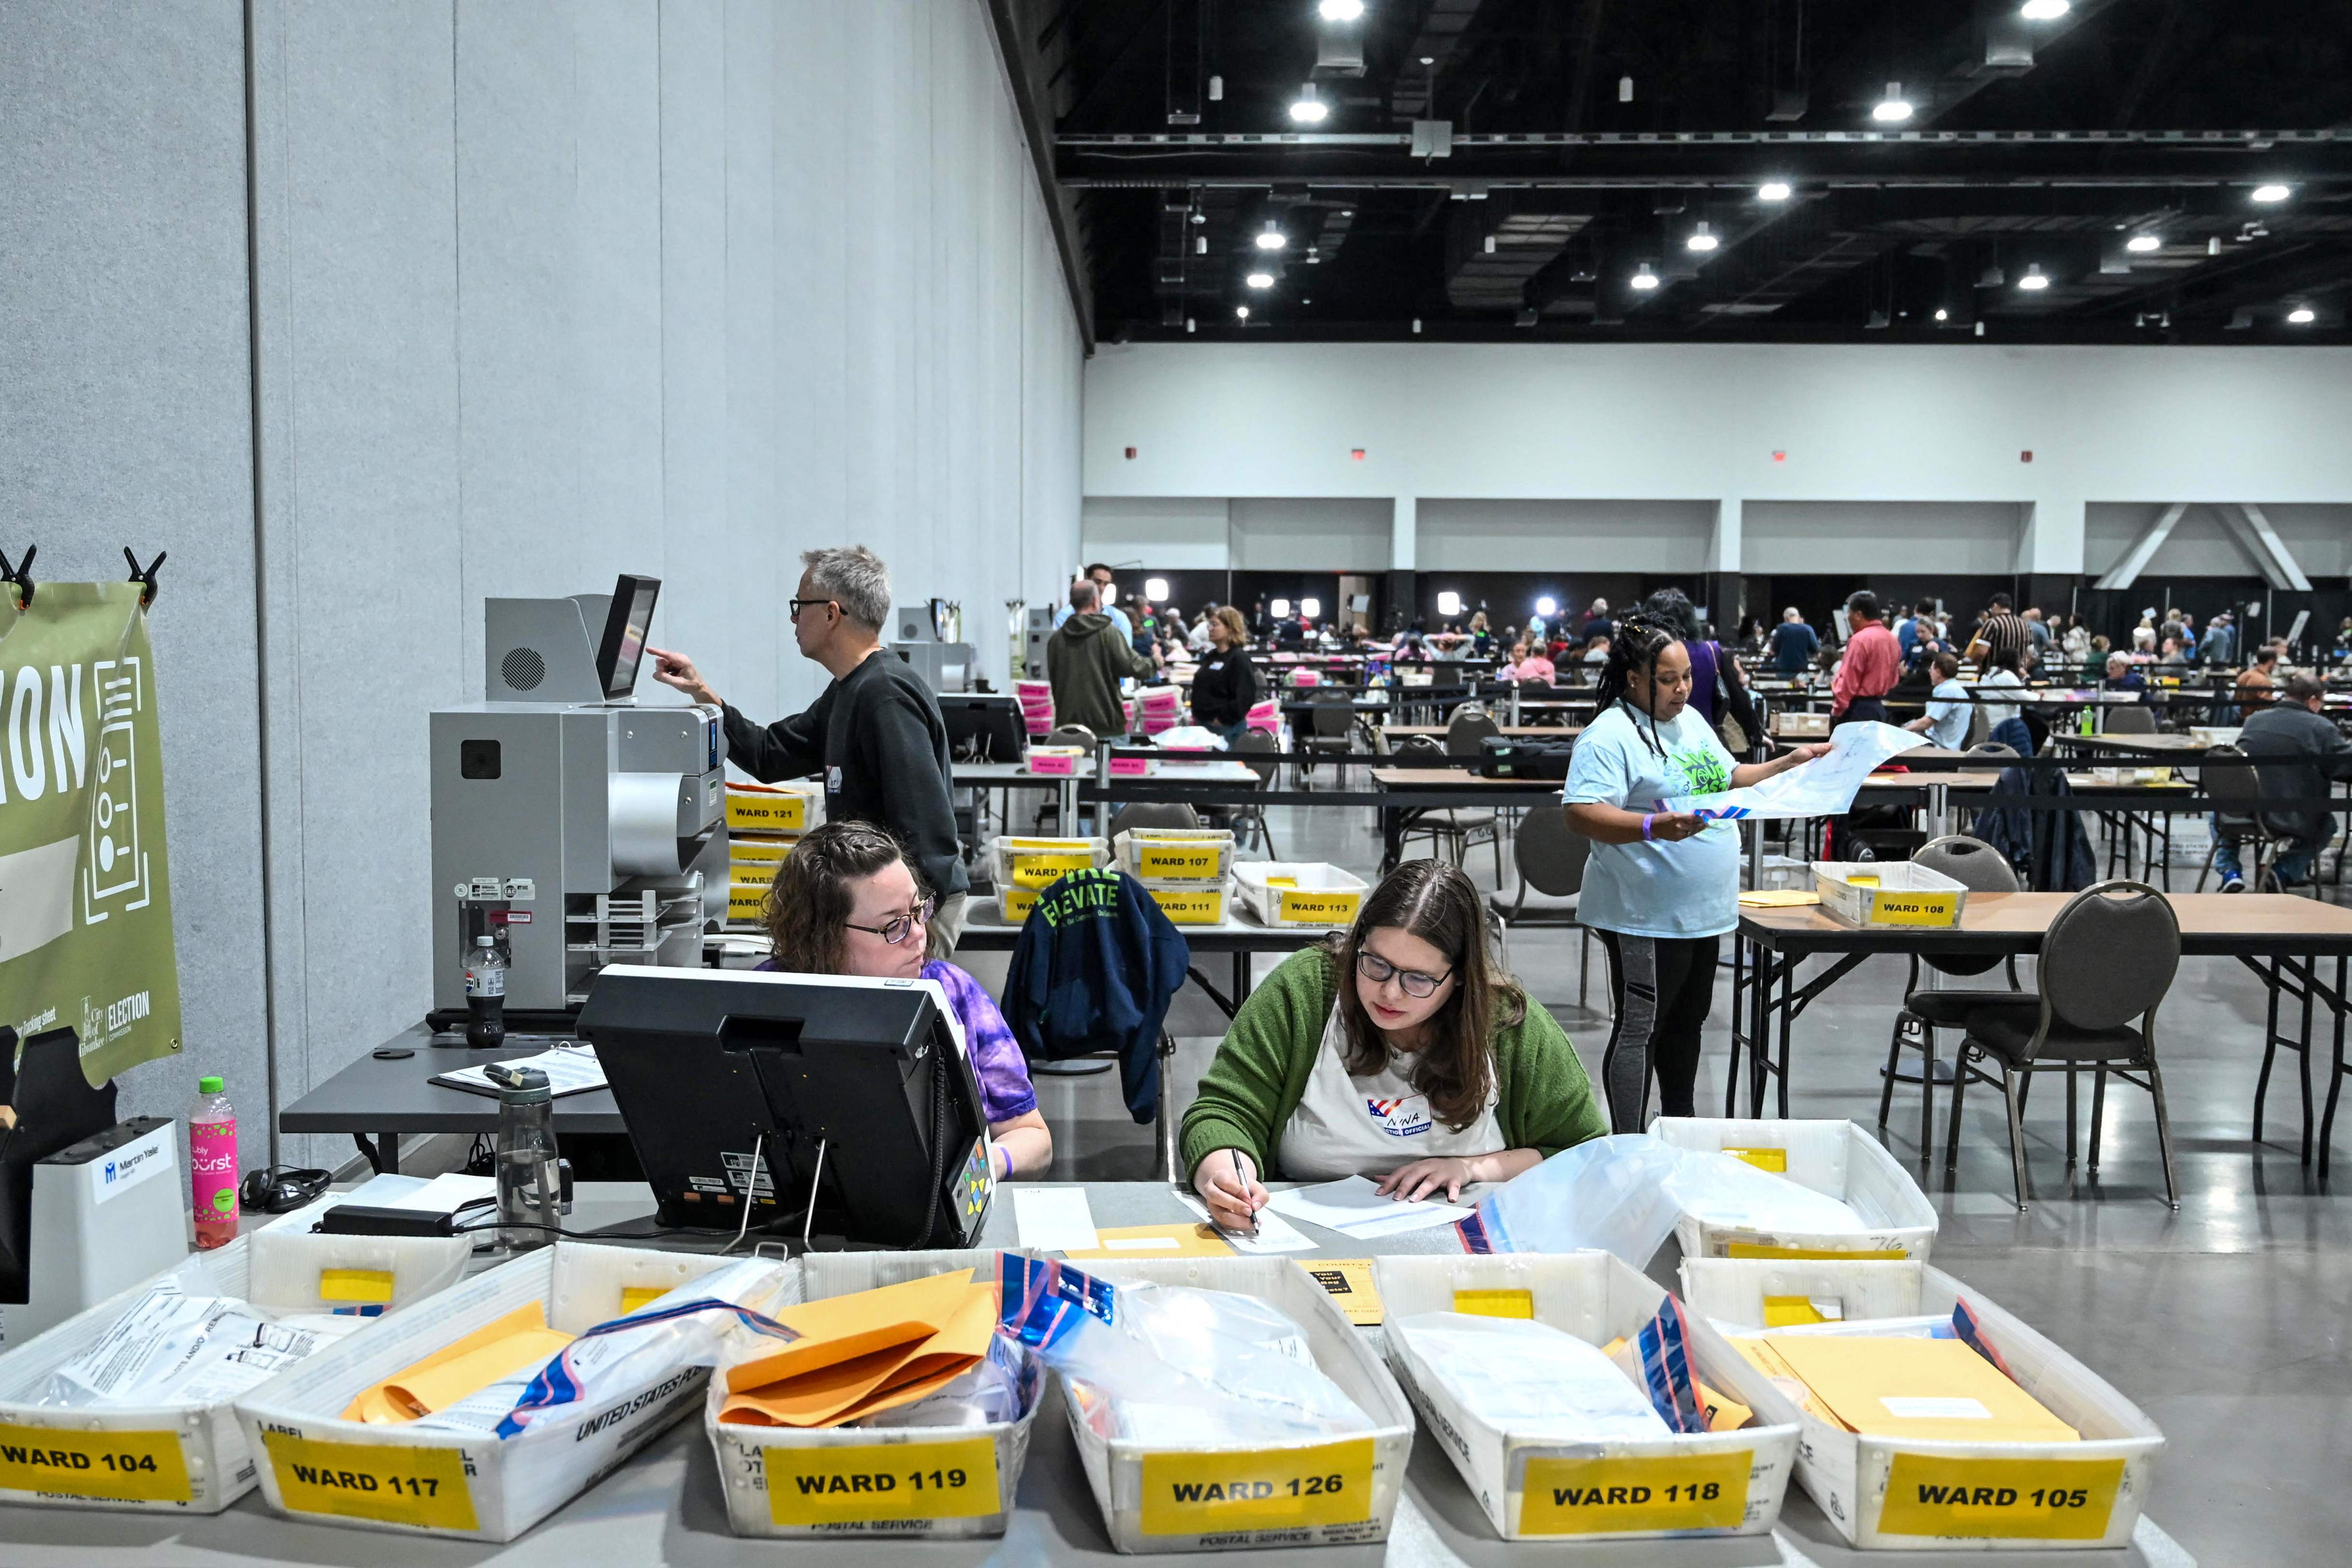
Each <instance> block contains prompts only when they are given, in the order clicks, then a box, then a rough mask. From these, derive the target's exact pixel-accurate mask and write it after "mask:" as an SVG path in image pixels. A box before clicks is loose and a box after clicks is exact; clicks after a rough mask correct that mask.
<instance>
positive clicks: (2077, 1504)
mask: <svg viewBox="0 0 2352 1568" xmlns="http://www.w3.org/2000/svg"><path fill="white" fill-rule="evenodd" d="M2123 1483H2124V1461H2123V1460H2121V1459H2119V1458H2118V1459H1965V1458H1950V1457H1948V1456H1943V1455H1937V1454H1904V1453H1898V1454H1896V1455H1895V1462H1894V1464H1893V1465H1892V1466H1891V1467H1890V1468H1889V1469H1888V1470H1887V1475H1886V1504H1885V1507H1884V1508H1882V1509H1881V1510H1880V1511H1879V1515H1878V1528H1879V1529H1880V1530H1881V1531H1884V1532H1885V1533H1886V1534H1889V1535H1949V1536H1964V1537H1967V1538H1969V1539H1970V1540H1975V1541H1985V1540H2015V1541H2096V1540H2099V1539H2100V1538H2101V1537H2103V1536H2105V1534H2106V1533H2107V1521H2108V1520H2109V1518H2110V1517H2111V1516H2112V1515H2113V1514H2114V1512H2115V1508H2116V1492H2118V1491H2120V1490H2123Z"/></svg>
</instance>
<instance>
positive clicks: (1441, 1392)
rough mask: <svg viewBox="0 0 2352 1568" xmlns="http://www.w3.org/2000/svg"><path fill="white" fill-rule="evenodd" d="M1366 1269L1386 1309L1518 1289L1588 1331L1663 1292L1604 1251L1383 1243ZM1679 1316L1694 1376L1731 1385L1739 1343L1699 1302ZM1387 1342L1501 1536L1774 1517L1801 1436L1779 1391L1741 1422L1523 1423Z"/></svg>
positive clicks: (1404, 1310)
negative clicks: (1628, 1432)
mask: <svg viewBox="0 0 2352 1568" xmlns="http://www.w3.org/2000/svg"><path fill="white" fill-rule="evenodd" d="M1372 1278H1373V1280H1374V1281H1376V1282H1377V1283H1378V1285H1379V1286H1380V1292H1381V1307H1382V1310H1383V1312H1385V1314H1386V1316H1387V1319H1388V1321H1389V1322H1391V1323H1393V1322H1396V1321H1397V1320H1398V1319H1400V1318H1406V1317H1412V1316H1413V1315H1415V1314H1417V1313H1421V1312H1454V1311H1457V1310H1458V1307H1457V1303H1456V1301H1455V1293H1456V1292H1457V1291H1508V1292H1519V1291H1524V1292H1526V1294H1527V1296H1528V1302H1527V1306H1528V1314H1529V1315H1531V1316H1532V1317H1533V1318H1534V1320H1535V1321H1536V1322H1541V1323H1548V1324H1549V1325H1550V1326H1551V1327H1553V1328H1556V1329H1559V1330H1561V1331H1563V1332H1564V1333H1571V1334H1574V1335H1575V1336H1576V1337H1577V1338H1579V1339H1580V1340H1583V1341H1585V1342H1587V1343H1591V1344H1595V1345H1604V1344H1607V1343H1609V1342H1610V1341H1612V1340H1613V1339H1617V1338H1620V1337H1624V1336H1630V1335H1633V1334H1635V1333H1640V1332H1641V1330H1642V1328H1643V1326H1644V1325H1645V1324H1647V1323H1648V1322H1649V1321H1650V1319H1651V1318H1652V1317H1653V1316H1654V1315H1655V1313H1656V1312H1657V1310H1658V1307H1659V1305H1660V1303H1662V1302H1663V1301H1664V1300H1665V1296H1666V1293H1665V1292H1664V1291H1662V1290H1660V1289H1659V1288H1658V1287H1657V1286H1656V1285H1655V1284H1653V1283H1652V1282H1651V1281H1648V1280H1646V1279H1644V1278H1643V1276H1642V1275H1640V1274H1638V1273H1636V1272H1635V1271H1634V1270H1632V1269H1630V1268H1628V1267H1626V1266H1625V1264H1623V1263H1622V1262H1620V1261H1619V1260H1617V1259H1615V1258H1612V1257H1611V1256H1610V1255H1609V1254H1608V1253H1606V1252H1564V1253H1556V1254H1552V1255H1549V1256H1545V1255H1541V1254H1535V1255H1527V1256H1519V1257H1490V1258H1445V1257H1412V1256H1402V1257H1387V1258H1379V1259H1375V1260H1373V1263H1372ZM1687 1316H1688V1318H1689V1320H1690V1321H1689V1328H1690V1341H1689V1348H1690V1354H1691V1362H1692V1365H1693V1368H1694V1370H1695V1371H1696V1374H1697V1375H1698V1379H1699V1381H1700V1382H1702V1383H1705V1384H1706V1385H1708V1386H1709V1387H1711V1388H1715V1389H1717V1390H1719V1391H1723V1392H1728V1391H1729V1390H1728V1383H1729V1378H1730V1374H1731V1364H1732V1363H1734V1362H1737V1361H1738V1360H1739V1356H1738V1352H1736V1351H1734V1350H1732V1349H1731V1347H1730V1346H1729V1345H1727V1344H1726V1343H1724V1341H1723V1339H1722V1337H1721V1336H1720V1335H1718V1334H1717V1333H1715V1331H1714V1330H1712V1329H1710V1328H1708V1327H1707V1325H1706V1322H1704V1321H1702V1320H1701V1319H1700V1318H1699V1317H1698V1315H1697V1314H1696V1313H1690V1314H1687ZM1388 1347H1389V1365H1390V1367H1391V1369H1392V1370H1393V1371H1394V1372H1395V1373H1396V1375H1397V1381H1398V1382H1399V1383H1401V1384H1402V1385H1404V1390H1405V1393H1406V1395H1407V1396H1410V1397H1411V1399H1412V1403H1413V1405H1414V1406H1415V1407H1416V1408H1418V1409H1419V1410H1420V1411H1421V1413H1422V1415H1423V1416H1424V1417H1425V1418H1426V1419H1427V1421H1428V1427H1429V1433H1430V1437H1431V1439H1432V1440H1433V1441H1434V1442H1435V1443H1436V1444H1437V1446H1438V1447H1439V1448H1443V1449H1444V1450H1445V1452H1446V1454H1447V1456H1448V1457H1449V1458H1452V1459H1453V1461H1454V1469H1456V1470H1459V1471H1460V1472H1461V1474H1462V1479H1463V1483H1464V1484H1465V1485H1466V1486H1467V1487H1469V1489H1470V1491H1471V1495H1472V1496H1474V1497H1475V1498H1476V1499H1477V1500H1478V1505H1479V1507H1481V1508H1483V1509H1484V1510H1486V1518H1487V1519H1488V1521H1490V1522H1492V1523H1493V1525H1494V1527H1495V1531H1496V1534H1498V1535H1500V1536H1502V1537H1503V1538H1504V1539H1505V1540H1507V1541H1634V1540H1646V1539H1653V1538H1656V1537H1660V1536H1676V1537H1702V1536H1723V1535H1761V1534H1763V1533H1764V1532H1766V1531H1769V1530H1770V1529H1771V1528H1772V1526H1773V1525H1774V1523H1775V1522H1777V1521H1779V1519H1780V1501H1781V1499H1782V1498H1783V1497H1784V1496H1785V1495H1786V1494H1787V1491H1788V1488H1789V1478H1790V1475H1791V1474H1793V1473H1794V1468H1795V1463H1796V1448H1797V1423H1796V1420H1795V1410H1794V1407H1793V1406H1788V1405H1787V1404H1786V1402H1785V1401H1783V1402H1782V1408H1781V1409H1780V1411H1779V1412H1777V1413H1776V1414H1777V1416H1779V1418H1778V1419H1775V1418H1774V1417H1773V1416H1768V1415H1767V1413H1766V1411H1765V1410H1764V1409H1762V1408H1759V1409H1758V1410H1757V1413H1756V1414H1757V1417H1758V1421H1757V1424H1755V1425H1752V1426H1748V1427H1741V1428H1740V1429H1739V1430H1738V1431H1736V1432H1685V1433H1671V1434H1668V1435H1666V1436H1664V1437H1594V1438H1592V1439H1591V1440H1589V1441H1582V1442H1562V1441H1560V1440H1559V1438H1558V1437H1520V1436H1516V1435H1514V1434H1512V1433H1510V1432H1508V1431H1505V1430H1502V1429H1500V1428H1497V1427H1493V1426H1490V1425H1489V1424H1487V1423H1486V1422H1485V1421H1482V1420H1480V1419H1479V1418H1478V1417H1477V1416H1474V1415H1472V1414H1471V1413H1470V1412H1469V1411H1468V1410H1466V1409H1465V1408H1463V1407H1462V1406H1459V1405H1458V1404H1456V1403H1455V1402H1454V1400H1453V1399H1452V1397H1451V1396H1449V1395H1448V1394H1447V1392H1446V1390H1445V1386H1444V1384H1443V1383H1442V1382H1440V1381H1439V1380H1438V1379H1437V1378H1436V1377H1435V1376H1433V1375H1432V1369H1431V1368H1429V1367H1427V1366H1424V1365H1423V1364H1421V1363H1420V1362H1419V1360H1418V1359H1417V1358H1416V1357H1415V1356H1414V1355H1413V1354H1412V1353H1411V1352H1409V1351H1407V1350H1406V1349H1404V1347H1403V1344H1402V1341H1401V1340H1400V1339H1399V1338H1398V1336H1396V1335H1394V1334H1391V1335H1389V1336H1388ZM1742 1403H1746V1401H1744V1400H1743V1401H1742ZM1596 1494H1597V1496H1596ZM1588 1498H1591V1499H1593V1500H1590V1501H1588V1500H1587V1499H1588Z"/></svg>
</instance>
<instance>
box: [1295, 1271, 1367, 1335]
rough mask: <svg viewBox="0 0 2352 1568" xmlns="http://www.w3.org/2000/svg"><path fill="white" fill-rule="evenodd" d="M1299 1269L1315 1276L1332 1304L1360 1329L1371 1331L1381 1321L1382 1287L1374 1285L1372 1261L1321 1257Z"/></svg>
mask: <svg viewBox="0 0 2352 1568" xmlns="http://www.w3.org/2000/svg"><path fill="white" fill-rule="evenodd" d="M1299 1267H1301V1268H1303V1269H1305V1270H1307V1273H1308V1274H1310V1275H1312V1276H1313V1277H1314V1280H1315V1282H1316V1283H1317V1284H1318V1285H1320V1286H1322V1287H1323V1290H1324V1293H1325V1294H1327V1295H1328V1296H1329V1297H1330V1298H1331V1304H1332V1305H1333V1306H1335V1307H1337V1308H1339V1312H1340V1315H1342V1316H1343V1317H1345V1318H1346V1319H1347V1320H1348V1321H1349V1322H1351V1323H1353V1324H1355V1326H1356V1327H1358V1328H1360V1329H1363V1328H1371V1327H1374V1326H1376V1325H1377V1324H1378V1323H1379V1322H1381V1288H1380V1287H1379V1286H1378V1285H1376V1284H1374V1283H1373V1282H1372V1260H1370V1259H1369V1258H1342V1259H1338V1260H1325V1259H1321V1258H1318V1259H1317V1260H1315V1261H1314V1262H1312V1263H1302V1264H1300V1265H1299Z"/></svg>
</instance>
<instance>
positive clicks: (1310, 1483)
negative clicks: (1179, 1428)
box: [1143, 1437, 1373, 1535]
mask: <svg viewBox="0 0 2352 1568" xmlns="http://www.w3.org/2000/svg"><path fill="white" fill-rule="evenodd" d="M1372 1457H1373V1448H1372V1439H1371V1438H1370V1437H1359V1438H1356V1439H1353V1440H1352V1441H1349V1442H1345V1443H1323V1444H1319V1445H1318V1446H1316V1447H1314V1448H1265V1449H1261V1450H1257V1451H1255V1452H1249V1451H1240V1452H1233V1453H1215V1452H1208V1453H1148V1454H1146V1455H1144V1456H1143V1533H1144V1534H1146V1535H1223V1534H1226V1533H1229V1532H1232V1531H1252V1530H1304V1529H1309V1528H1313V1527H1315V1526H1318V1525H1326V1524H1359V1523H1361V1522H1362V1521H1365V1520H1368V1519H1370V1518H1371V1516H1372Z"/></svg>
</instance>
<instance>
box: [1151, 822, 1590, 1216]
mask: <svg viewBox="0 0 2352 1568" xmlns="http://www.w3.org/2000/svg"><path fill="white" fill-rule="evenodd" d="M1608 1130H1609V1129H1608V1127H1607V1125H1606V1124H1605V1123H1604V1122H1603V1120H1602V1118H1601V1110H1600V1107H1599V1106H1598V1105H1597V1104H1596V1103H1594V1100H1593V1096H1592V1086H1591V1083H1589V1082H1587V1081H1586V1079H1585V1076H1584V1068H1583V1065H1582V1064H1581V1063H1580V1062H1579V1061H1577V1058H1576V1051H1575V1048H1574V1047H1572V1046H1570V1044H1569V1040H1568V1036H1567V1035H1566V1034H1564V1033H1562V1032H1561V1030H1560V1027H1559V1024H1557V1023H1555V1022H1553V1021H1552V1017H1551V1015H1550V1014H1549V1013H1548V1012H1546V1011H1545V1010H1544V1009H1543V1004H1542V1003H1540V1002H1538V1001H1536V1000H1535V999H1534V998H1530V997H1528V995H1527V994H1526V993H1525V992H1524V991H1522V990H1521V989H1520V988H1519V987H1518V986H1517V983H1516V982H1514V981H1513V980H1512V979H1511V977H1509V976H1507V975H1503V974H1499V973H1497V972H1496V970H1495V969H1493V968H1492V967H1490V965H1489V963H1488V960H1487V956H1486V923H1485V920H1484V919H1483V917H1482V916H1481V914H1480V911H1479V904H1478V893H1477V889H1476V888H1475V887H1474V886H1473V885H1472V884H1471V882H1470V879H1469V878H1468V877H1466V876H1465V875H1464V874H1463V873H1461V872H1460V871H1458V870H1456V869H1455V868H1454V867H1452V866H1448V865H1444V864H1442V863H1440V862H1436V861H1409V862H1406V863H1405V864H1403V865H1401V866H1399V867H1398V868H1397V869H1396V870H1395V871H1394V872H1392V873H1390V874H1389V876H1388V878H1387V879H1386V880H1385V881H1383V882H1382V883H1381V885H1380V886H1379V887H1377V888H1375V889H1374V890H1373V891H1372V892H1371V894H1370V895H1369V896H1367V897H1366V898H1365V900H1364V904H1363V907H1362V909H1361V911H1360V913H1359V914H1358V915H1357V917H1356V924H1355V925H1354V926H1353V927H1352V928H1350V929H1349V930H1348V931H1346V932H1335V933H1333V935H1332V936H1331V937H1330V938H1328V940H1327V941H1325V942H1324V943H1323V944H1322V945H1321V946H1315V947H1309V948H1307V949H1306V950H1305V951H1303V952H1300V953H1297V954H1294V955H1293V956H1290V957H1289V958H1286V959H1285V960H1284V961H1283V963H1282V966H1281V967H1279V968H1277V969H1276V970H1275V972H1274V973H1273V975H1272V976H1270V977H1268V978H1267V979H1266V981H1265V984H1263V985H1261V986H1260V987H1259V988H1257V989H1256V990H1255V992H1253V993H1251V996H1250V998H1249V1000H1247V1001H1246V1002H1244V1003H1243V1004H1242V1007H1241V1010H1240V1011H1239V1012H1237V1013H1235V1014H1234V1022H1233V1027H1232V1028H1231V1029H1229V1030H1226V1031H1225V1038H1224V1040H1223V1042H1222V1043H1221V1044H1219V1045H1218V1047H1217V1056H1216V1060H1215V1061H1213V1062H1212V1063H1211V1064H1210V1066H1209V1071H1207V1073H1206V1074H1204V1075H1203V1076H1202V1080H1201V1092H1200V1096H1199V1098H1197V1099H1195V1100H1194V1101H1193V1102H1192V1106H1191V1108H1190V1109H1188V1110H1187V1111H1186V1112H1185V1113H1184V1129H1183V1134H1182V1144H1183V1158H1184V1167H1185V1169H1187V1170H1189V1171H1191V1172H1192V1189H1193V1190H1194V1191H1195V1192H1197V1193H1199V1194H1200V1195H1201V1197H1202V1201H1203V1202H1205V1203H1206V1204H1207V1205H1208V1207H1209V1213H1210V1215H1211V1217H1212V1218H1214V1219H1215V1220H1216V1222H1217V1223H1218V1224H1220V1225H1223V1226H1225V1227H1227V1228H1232V1229H1240V1230H1247V1229H1251V1228H1253V1227H1254V1226H1255V1215H1256V1213H1257V1211H1258V1210H1259V1209H1260V1208H1263V1207H1265V1202H1266V1190H1265V1186H1263V1185H1262V1181H1263V1178H1265V1176H1276V1175H1278V1176H1283V1177H1286V1178H1288V1179H1291V1180H1297V1181H1327V1180H1331V1179H1333V1178H1336V1177H1340V1176H1370V1177H1371V1178H1373V1179H1375V1180H1377V1181H1378V1182H1379V1183H1380V1184H1381V1191H1382V1192H1384V1193H1386V1194H1388V1195H1389V1196H1390V1197H1395V1198H1399V1199H1410V1198H1421V1197H1429V1196H1431V1195H1432V1194H1434V1193H1437V1192H1440V1191H1441V1190H1442V1191H1443V1192H1444V1195H1445V1196H1446V1197H1449V1198H1452V1197H1459V1196H1460V1194H1461V1191H1462V1188H1463V1187H1464V1186H1466V1185H1467V1184H1469V1183H1472V1182H1496V1181H1507V1180H1508V1179H1510V1178H1511V1177H1512V1176H1517V1175H1518V1174H1519V1173H1520V1172H1521V1171H1523V1170H1526V1169H1528V1167H1529V1166H1533V1165H1535V1164H1536V1163H1537V1162H1538V1161H1539V1160H1541V1159H1543V1158H1544V1157H1545V1156H1546V1155H1552V1154H1557V1153H1558V1152H1559V1151H1560V1150H1561V1149H1564V1148H1567V1147H1569V1146H1570V1145H1573V1144H1580V1143H1583V1142H1584V1141H1585V1140H1586V1139H1588V1138H1597V1137H1600V1136H1601V1135H1602V1134H1604V1133H1606V1132H1607V1131H1608Z"/></svg>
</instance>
